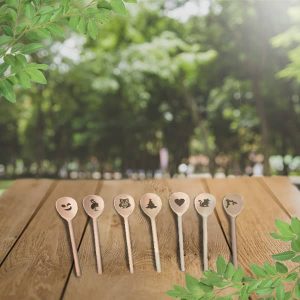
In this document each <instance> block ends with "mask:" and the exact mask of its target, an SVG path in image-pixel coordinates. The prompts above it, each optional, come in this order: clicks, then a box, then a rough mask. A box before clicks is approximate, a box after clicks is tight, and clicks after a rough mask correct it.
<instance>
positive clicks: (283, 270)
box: [275, 261, 288, 274]
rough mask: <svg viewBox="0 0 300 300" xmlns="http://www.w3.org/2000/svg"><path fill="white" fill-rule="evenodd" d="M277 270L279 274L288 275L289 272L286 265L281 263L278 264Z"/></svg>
mask: <svg viewBox="0 0 300 300" xmlns="http://www.w3.org/2000/svg"><path fill="white" fill-rule="evenodd" d="M275 266H276V270H277V272H279V273H283V274H284V273H287V271H288V268H287V267H286V265H284V264H282V263H280V262H278V261H277V262H276V265H275Z"/></svg>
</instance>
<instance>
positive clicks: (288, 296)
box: [284, 292, 292, 300]
mask: <svg viewBox="0 0 300 300" xmlns="http://www.w3.org/2000/svg"><path fill="white" fill-rule="evenodd" d="M291 297H292V293H291V292H286V293H285V294H284V300H289V299H291Z"/></svg>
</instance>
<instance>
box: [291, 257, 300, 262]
mask: <svg viewBox="0 0 300 300" xmlns="http://www.w3.org/2000/svg"><path fill="white" fill-rule="evenodd" d="M291 261H293V262H299V263H300V255H298V256H296V257H294V258H292V259H291Z"/></svg>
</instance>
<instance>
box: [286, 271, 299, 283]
mask: <svg viewBox="0 0 300 300" xmlns="http://www.w3.org/2000/svg"><path fill="white" fill-rule="evenodd" d="M297 277H298V273H296V272H293V273H290V274H289V275H288V276H287V277H286V278H285V281H294V280H295V279H296V278H297Z"/></svg>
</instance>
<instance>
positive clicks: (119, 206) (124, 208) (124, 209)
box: [114, 194, 135, 273]
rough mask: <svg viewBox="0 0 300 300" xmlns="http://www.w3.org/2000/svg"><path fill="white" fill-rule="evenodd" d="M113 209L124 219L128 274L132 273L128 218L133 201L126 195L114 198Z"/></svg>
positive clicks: (131, 210)
mask: <svg viewBox="0 0 300 300" xmlns="http://www.w3.org/2000/svg"><path fill="white" fill-rule="evenodd" d="M114 207H115V209H116V211H117V212H118V213H119V214H120V215H121V216H122V217H123V218H124V226H125V235H126V244H127V254H128V262H129V270H130V273H133V260H132V250H131V241H130V230H129V222H128V217H129V216H130V215H131V214H132V212H133V210H134V208H135V203H134V199H133V197H132V196H130V195H127V194H121V195H118V196H116V197H115V198H114Z"/></svg>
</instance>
